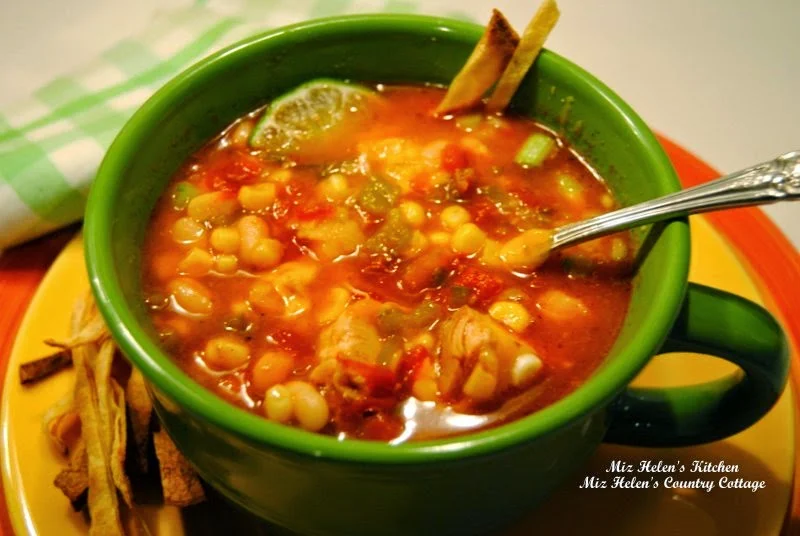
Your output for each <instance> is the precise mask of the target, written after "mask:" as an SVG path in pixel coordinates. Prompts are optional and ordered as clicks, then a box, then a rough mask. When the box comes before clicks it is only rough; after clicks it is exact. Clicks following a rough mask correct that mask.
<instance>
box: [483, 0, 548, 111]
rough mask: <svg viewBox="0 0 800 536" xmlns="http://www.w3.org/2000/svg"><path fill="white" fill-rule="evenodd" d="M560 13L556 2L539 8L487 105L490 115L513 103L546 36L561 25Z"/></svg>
mask: <svg viewBox="0 0 800 536" xmlns="http://www.w3.org/2000/svg"><path fill="white" fill-rule="evenodd" d="M560 14H561V13H560V12H559V10H558V6H557V5H556V2H555V0H543V2H542V5H541V6H539V9H538V10H537V11H536V13H535V14H534V15H533V18H532V19H531V21H530V22H529V23H528V26H527V27H526V28H525V31H524V32H523V34H522V39H521V40H520V42H519V45H518V46H517V49H516V50H515V51H514V55H513V56H512V57H511V61H510V62H509V63H508V66H507V67H506V70H505V71H503V76H501V77H500V80H499V81H498V82H497V85H496V86H495V88H494V91H493V92H492V94H491V96H490V97H489V101H488V102H487V103H486V110H487V111H488V112H490V113H496V112H501V111H503V110H505V108H506V106H508V103H509V102H511V97H513V96H514V93H516V91H517V88H518V87H519V85H520V83H522V79H523V78H524V77H525V73H527V72H528V69H530V68H531V65H533V62H534V60H535V59H536V56H538V55H539V52H540V51H541V50H542V46H543V45H544V42H545V40H546V39H547V36H548V35H550V32H551V31H552V29H553V27H554V26H555V25H556V22H558V17H559V15H560Z"/></svg>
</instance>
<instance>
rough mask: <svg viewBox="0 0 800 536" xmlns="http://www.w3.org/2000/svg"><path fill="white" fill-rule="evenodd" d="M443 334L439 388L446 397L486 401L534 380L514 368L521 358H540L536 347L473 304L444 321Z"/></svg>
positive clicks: (440, 330)
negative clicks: (520, 374)
mask: <svg viewBox="0 0 800 536" xmlns="http://www.w3.org/2000/svg"><path fill="white" fill-rule="evenodd" d="M439 337H440V342H441V353H440V355H439V364H440V370H441V374H440V375H439V389H440V391H441V393H442V394H443V395H445V396H449V397H453V396H460V395H466V396H468V397H470V398H472V399H473V400H475V401H478V402H483V401H487V400H491V399H492V398H494V397H495V396H496V395H498V394H499V393H501V392H502V391H503V390H505V389H506V388H507V387H508V386H509V385H513V386H514V387H524V386H525V384H527V383H529V381H530V380H531V379H532V377H531V378H521V377H520V376H519V375H518V374H513V371H514V370H515V369H514V365H515V363H516V362H517V361H518V360H519V359H520V358H522V359H528V360H530V359H531V356H533V357H534V358H535V359H537V360H538V357H536V354H535V353H534V351H533V348H531V346H530V345H529V344H527V343H526V342H525V341H523V340H522V339H520V338H519V337H517V336H515V335H514V334H512V333H510V332H509V331H507V330H506V329H505V328H504V327H503V326H502V325H500V324H498V323H497V322H495V321H494V320H493V319H492V318H491V317H489V316H488V315H486V314H483V313H479V312H478V311H476V310H475V309H472V308H471V307H468V306H464V307H461V308H460V309H458V310H457V311H456V312H455V313H453V315H452V316H451V317H450V318H448V319H447V320H445V321H444V322H442V324H441V327H440V328H439ZM517 368H519V367H517ZM536 371H538V369H536ZM534 372H535V371H534Z"/></svg>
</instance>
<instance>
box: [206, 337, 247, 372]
mask: <svg viewBox="0 0 800 536" xmlns="http://www.w3.org/2000/svg"><path fill="white" fill-rule="evenodd" d="M203 358H204V360H205V362H206V365H208V366H209V367H211V368H213V369H216V370H233V369H235V368H238V367H241V366H242V365H244V364H245V363H247V361H248V360H249V359H250V347H249V346H247V344H246V343H245V342H244V341H242V340H240V339H239V338H238V337H235V336H233V335H224V336H222V337H214V338H213V339H211V340H210V341H208V343H206V349H205V353H204V354H203Z"/></svg>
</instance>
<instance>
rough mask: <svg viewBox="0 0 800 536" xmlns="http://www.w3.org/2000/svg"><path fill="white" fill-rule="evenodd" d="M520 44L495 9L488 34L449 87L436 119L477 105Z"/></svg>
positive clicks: (484, 33) (482, 38)
mask: <svg viewBox="0 0 800 536" xmlns="http://www.w3.org/2000/svg"><path fill="white" fill-rule="evenodd" d="M518 43H519V36H518V35H517V32H516V31H514V28H512V27H511V24H509V22H508V21H507V20H506V18H505V17H504V16H503V14H502V13H500V11H498V10H497V9H493V10H492V18H491V19H490V20H489V24H488V25H487V26H486V31H485V32H483V35H482V36H481V40H480V41H478V44H477V45H476V46H475V49H474V50H473V51H472V54H470V56H469V58H468V59H467V63H465V64H464V67H462V68H461V70H460V71H459V72H458V74H457V75H456V77H455V78H454V79H453V81H452V83H451V84H450V88H449V89H448V90H447V94H446V95H445V96H444V99H442V102H441V103H440V104H439V106H438V107H437V108H436V115H444V114H449V113H452V112H456V111H459V110H463V109H465V108H469V107H471V106H474V105H476V104H477V103H478V101H480V100H481V97H483V94H484V93H486V90H488V89H489V88H490V87H491V86H492V84H494V83H495V82H496V81H497V78H498V77H499V76H500V74H502V72H503V70H504V69H505V68H506V66H507V65H508V62H509V61H510V60H511V57H512V55H513V54H514V49H515V48H517V44H518Z"/></svg>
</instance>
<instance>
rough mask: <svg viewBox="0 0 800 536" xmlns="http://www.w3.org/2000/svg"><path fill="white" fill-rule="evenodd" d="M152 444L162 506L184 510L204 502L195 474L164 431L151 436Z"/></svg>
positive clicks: (202, 492)
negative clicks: (161, 495)
mask: <svg viewBox="0 0 800 536" xmlns="http://www.w3.org/2000/svg"><path fill="white" fill-rule="evenodd" d="M153 444H154V445H155V447H156V457H157V458H158V465H159V470H160V472H161V486H162V488H163V490H164V504H169V505H172V506H178V507H180V508H185V507H186V506H191V505H193V504H197V503H199V502H202V501H204V500H205V498H206V495H205V492H204V491H203V486H202V485H201V484H200V479H199V478H198V477H197V473H195V472H194V469H192V466H191V465H189V462H187V461H186V458H184V457H183V454H181V453H180V451H179V450H178V447H176V446H175V443H173V442H172V439H171V438H170V437H169V436H168V435H167V432H166V431H165V430H163V429H161V430H158V431H157V432H156V433H154V434H153Z"/></svg>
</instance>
